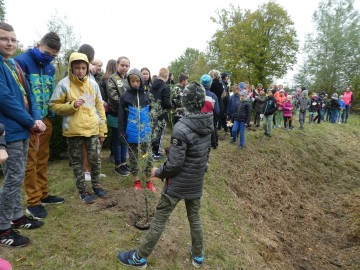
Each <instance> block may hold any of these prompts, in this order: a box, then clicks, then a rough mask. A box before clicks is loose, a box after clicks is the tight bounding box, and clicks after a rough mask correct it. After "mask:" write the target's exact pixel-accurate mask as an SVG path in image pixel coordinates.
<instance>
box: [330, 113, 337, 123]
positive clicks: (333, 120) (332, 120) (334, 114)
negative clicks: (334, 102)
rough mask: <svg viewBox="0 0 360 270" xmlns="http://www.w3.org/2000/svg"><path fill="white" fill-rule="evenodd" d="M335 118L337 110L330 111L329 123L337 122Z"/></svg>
mask: <svg viewBox="0 0 360 270" xmlns="http://www.w3.org/2000/svg"><path fill="white" fill-rule="evenodd" d="M337 116H338V110H331V120H330V122H331V123H333V124H334V123H336V120H337Z"/></svg>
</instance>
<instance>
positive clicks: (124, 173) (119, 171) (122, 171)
mask: <svg viewBox="0 0 360 270" xmlns="http://www.w3.org/2000/svg"><path fill="white" fill-rule="evenodd" d="M115 172H116V173H117V174H119V175H121V176H128V175H129V174H130V172H129V171H128V170H127V169H126V165H120V166H118V167H115Z"/></svg>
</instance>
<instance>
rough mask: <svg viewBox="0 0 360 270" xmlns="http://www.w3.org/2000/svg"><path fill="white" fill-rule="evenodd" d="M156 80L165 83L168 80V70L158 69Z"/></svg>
mask: <svg viewBox="0 0 360 270" xmlns="http://www.w3.org/2000/svg"><path fill="white" fill-rule="evenodd" d="M158 78H160V79H163V80H165V81H167V79H168V78H169V70H168V69H167V68H160V70H159V76H158Z"/></svg>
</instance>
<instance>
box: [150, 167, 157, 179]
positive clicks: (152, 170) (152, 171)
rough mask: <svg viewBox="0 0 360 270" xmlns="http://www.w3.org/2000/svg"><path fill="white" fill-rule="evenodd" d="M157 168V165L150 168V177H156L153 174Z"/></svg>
mask: <svg viewBox="0 0 360 270" xmlns="http://www.w3.org/2000/svg"><path fill="white" fill-rule="evenodd" d="M157 169H158V168H157V167H153V168H152V169H151V177H157V176H156V175H155V172H156V170H157Z"/></svg>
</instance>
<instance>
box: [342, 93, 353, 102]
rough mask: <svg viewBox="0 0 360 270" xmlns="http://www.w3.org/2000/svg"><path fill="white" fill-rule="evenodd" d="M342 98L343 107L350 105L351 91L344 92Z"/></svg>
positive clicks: (351, 99)
mask: <svg viewBox="0 0 360 270" xmlns="http://www.w3.org/2000/svg"><path fill="white" fill-rule="evenodd" d="M343 96H344V99H343V100H344V102H345V105H349V104H350V103H352V101H353V92H351V91H349V92H347V91H345V92H344V94H343Z"/></svg>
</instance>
